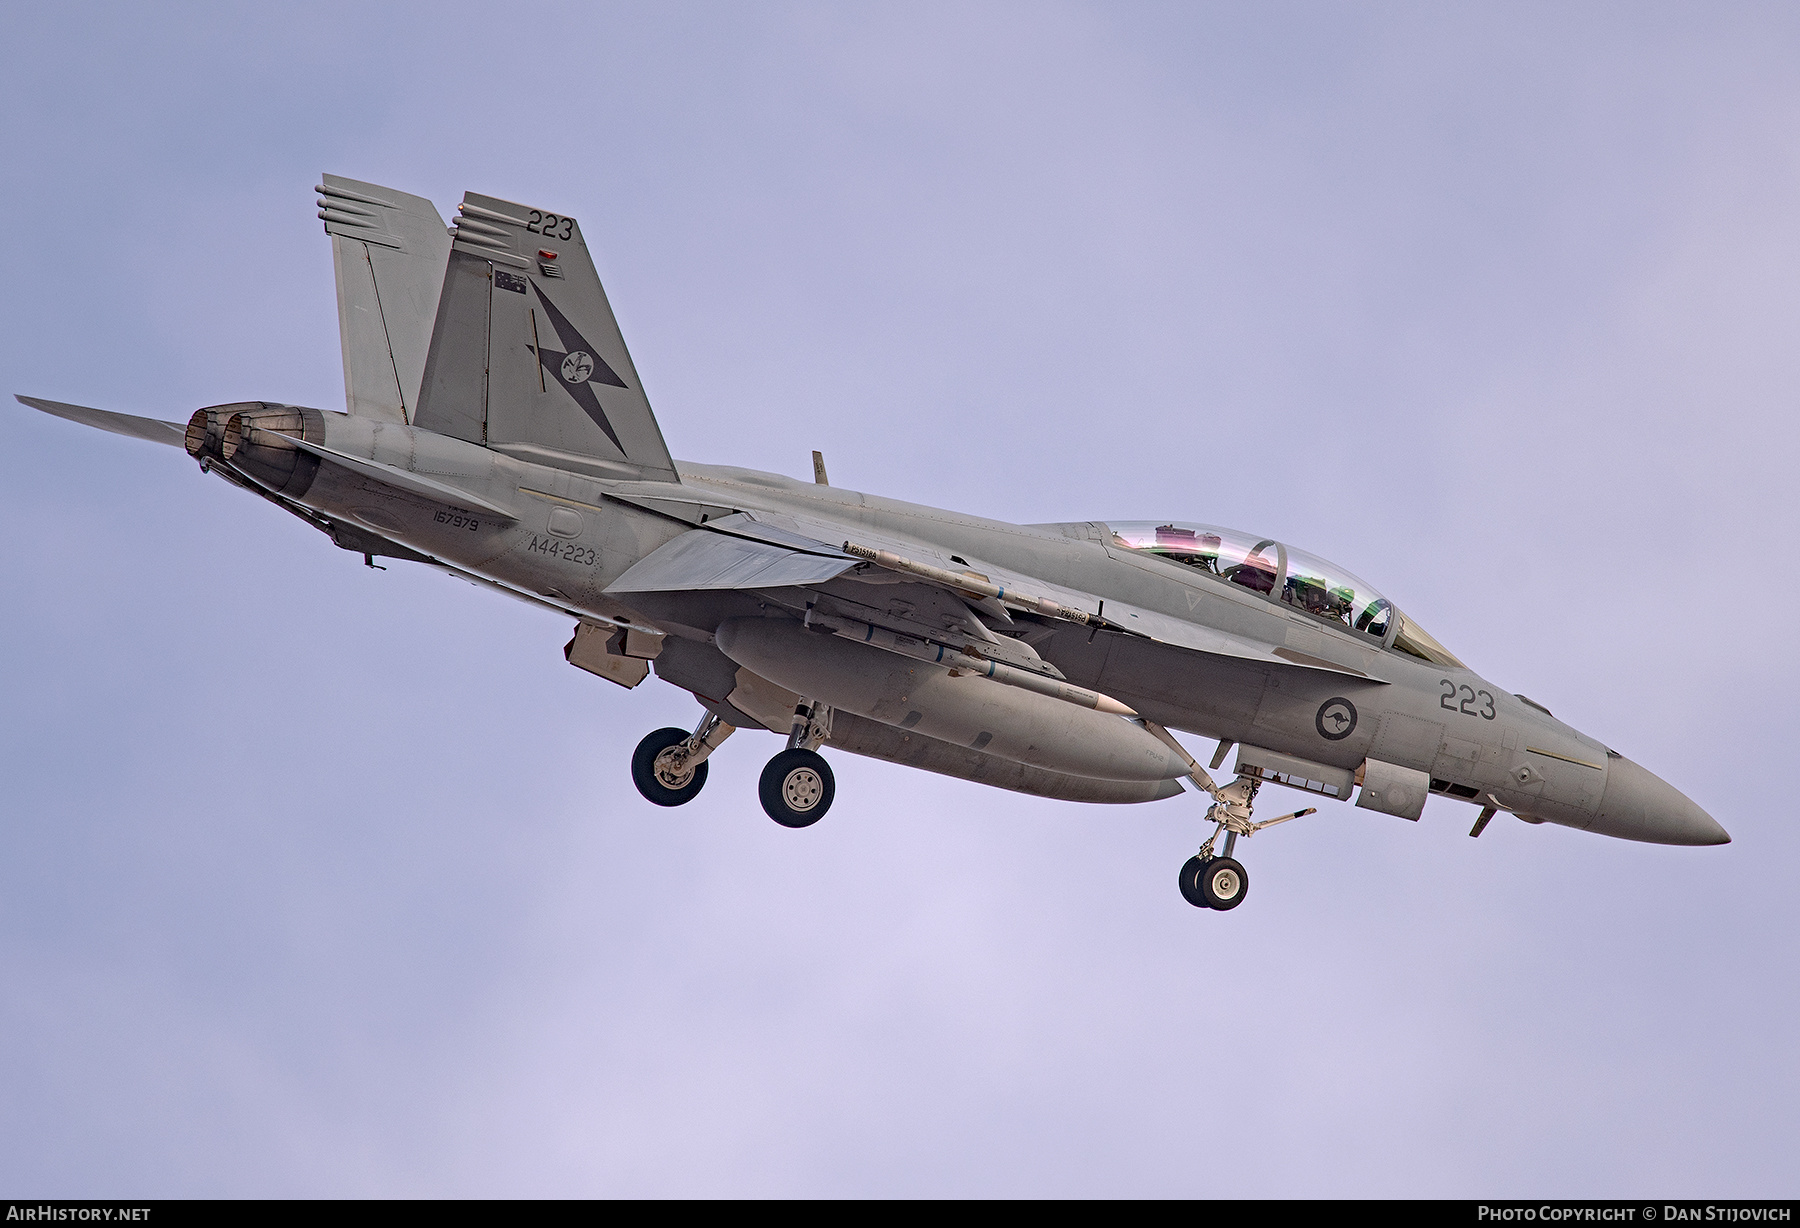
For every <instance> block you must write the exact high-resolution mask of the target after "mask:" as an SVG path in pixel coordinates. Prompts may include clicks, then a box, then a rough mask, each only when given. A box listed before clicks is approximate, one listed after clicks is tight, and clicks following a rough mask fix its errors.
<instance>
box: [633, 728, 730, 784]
mask: <svg viewBox="0 0 1800 1228" xmlns="http://www.w3.org/2000/svg"><path fill="white" fill-rule="evenodd" d="M736 731H737V727H736V726H734V725H727V724H726V723H725V722H724V721H722V720H720V719H719V718H718V717H716V716H714V715H713V714H712V713H710V712H708V713H707V714H706V715H705V716H703V717H701V718H700V723H699V724H698V725H696V726H695V727H694V732H693V733H683V732H682V731H681V730H679V729H658V730H655V731H654V732H651V733H648V734H645V735H644V740H643V741H642V742H639V743H638V744H637V750H636V751H635V752H633V754H632V756H631V783H632V784H634V785H636V786H637V791H638V792H639V793H642V794H643V795H644V800H645V801H649V802H655V803H656V804H657V805H658V806H680V805H683V804H684V803H687V802H691V801H693V800H694V799H695V798H696V797H698V796H699V795H700V790H701V789H702V788H703V787H704V786H705V785H706V760H707V757H708V756H709V755H711V754H712V753H713V752H714V751H715V750H717V749H718V748H719V743H721V742H723V741H724V740H725V739H726V738H729V737H730V736H731V735H732V734H733V733H735V732H736Z"/></svg>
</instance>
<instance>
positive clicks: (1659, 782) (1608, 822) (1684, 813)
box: [1588, 758, 1731, 844]
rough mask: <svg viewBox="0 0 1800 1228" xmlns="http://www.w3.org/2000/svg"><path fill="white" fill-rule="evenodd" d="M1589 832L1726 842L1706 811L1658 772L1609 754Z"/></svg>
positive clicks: (1667, 840)
mask: <svg viewBox="0 0 1800 1228" xmlns="http://www.w3.org/2000/svg"><path fill="white" fill-rule="evenodd" d="M1588 830H1589V831H1592V832H1598V833H1600V834H1601V835H1605V836H1617V837H1619V838H1620V839H1623V840H1641V841H1643V842H1644V843H1646V844H1730V843H1731V836H1730V835H1729V834H1728V833H1727V832H1726V830H1725V829H1724V828H1723V827H1720V826H1719V824H1718V822H1717V821H1716V820H1715V819H1714V818H1713V817H1712V816H1711V815H1710V814H1708V813H1706V811H1704V810H1702V809H1700V807H1698V806H1696V805H1695V804H1694V803H1693V802H1692V801H1690V800H1689V799H1688V797H1687V795H1686V794H1685V793H1683V792H1681V790H1679V789H1677V788H1675V786H1673V785H1671V784H1669V783H1668V782H1667V781H1665V780H1663V779H1662V778H1661V777H1659V776H1657V775H1655V774H1654V773H1652V772H1649V771H1646V770H1645V769H1644V768H1642V767H1639V766H1638V765H1637V764H1635V763H1633V762H1632V761H1631V760H1629V759H1624V758H1620V759H1609V760H1608V761H1607V764H1606V792H1605V793H1604V794H1603V795H1602V796H1601V798H1600V813H1599V815H1598V816H1597V817H1596V818H1595V819H1594V822H1593V823H1592V825H1590V826H1589V828H1588Z"/></svg>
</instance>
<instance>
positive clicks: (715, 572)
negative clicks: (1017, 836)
mask: <svg viewBox="0 0 1800 1228" xmlns="http://www.w3.org/2000/svg"><path fill="white" fill-rule="evenodd" d="M318 194H319V200H318V205H319V217H320V218H322V219H323V220H324V223H325V230H326V232H327V233H328V234H329V235H330V236H331V242H332V251H333V255H334V257H335V259H336V264H337V289H338V311H339V323H340V331H341V334H342V342H343V353H344V375H345V389H346V394H347V407H346V408H347V412H344V413H339V412H336V411H333V410H321V409H309V408H305V407H301V406H296V405H286V404H278V403H273V402H267V401H247V402H239V403H234V404H230V405H216V406H210V407H207V408H204V409H200V410H197V411H195V412H194V414H193V416H192V417H191V418H190V419H189V420H188V421H187V423H185V424H177V423H171V422H161V421H155V420H152V419H147V418H138V417H131V416H127V415H124V414H118V413H112V412H108V411H104V410H98V409H88V408H85V407H81V406H75V405H66V404H62V403H59V402H54V401H45V400H38V399H35V398H29V397H20V398H19V399H20V400H21V401H24V402H25V403H26V404H28V405H31V406H34V407H36V408H38V409H41V410H44V411H46V412H48V413H51V414H56V415H58V416H60V417H64V418H69V419H72V420H74V421H77V422H83V423H86V424H88V425H90V426H97V427H101V428H103V429H105V430H110V431H116V432H118V433H121V434H126V435H133V436H136V437H138V438H142V439H149V440H153V441H155V442H158V443H166V444H170V445H173V446H176V447H182V448H185V449H186V451H187V453H188V454H189V455H190V456H192V457H193V458H194V459H195V460H197V461H198V462H199V464H200V468H201V470H202V471H203V472H207V473H211V474H215V475H217V476H218V477H220V478H223V479H224V480H226V481H228V482H231V483H233V484H234V485H237V486H240V487H242V488H243V489H244V490H246V491H248V492H250V493H251V494H254V495H257V496H260V497H261V498H263V499H266V500H267V501H269V502H270V503H273V504H274V505H275V506H277V507H280V508H282V509H283V510H285V511H288V512H291V513H293V514H294V515H296V516H299V517H300V518H301V519H303V520H305V521H307V522H308V523H309V524H312V525H314V526H316V527H317V528H319V529H320V530H322V531H323V532H324V533H326V534H327V535H328V536H329V537H330V538H331V539H332V541H333V542H335V543H336V544H337V545H338V546H340V547H343V548H344V549H347V550H351V551H354V552H356V553H359V554H361V555H363V556H364V561H365V562H367V563H369V564H370V565H374V560H375V559H376V558H378V557H379V558H395V559H404V560H411V561H415V562H421V563H427V564H431V565H433V566H436V567H440V568H443V569H445V570H447V571H450V572H453V573H455V574H457V575H460V576H463V577H465V578H467V579H470V580H474V581H476V582H478V583H482V584H486V585H491V586H493V587H494V588H496V589H499V590H501V591H504V592H506V593H508V594H511V595H513V596H516V597H521V598H523V599H525V600H528V601H531V602H534V603H536V604H538V605H540V606H544V607H546V608H548V609H551V610H554V611H557V612H558V613H560V614H562V615H564V616H566V617H568V618H571V619H573V620H574V622H575V633H574V638H573V639H571V640H570V641H569V643H568V645H567V647H566V649H565V650H564V651H565V655H566V657H567V658H568V660H569V662H570V663H571V664H573V665H576V666H579V667H580V668H582V669H584V670H588V671H590V672H592V673H594V674H597V675H599V676H600V677H602V678H605V679H607V680H608V681H610V682H613V683H617V684H618V685H619V686H622V687H626V688H631V687H635V686H637V685H638V684H639V683H641V682H643V681H644V680H645V678H646V677H647V676H648V675H649V674H650V672H651V671H652V670H654V671H655V673H656V676H657V677H658V678H661V679H662V680H663V681H665V682H669V683H673V684H674V685H675V686H678V687H681V688H682V689H684V690H686V691H689V692H691V693H692V694H693V695H694V697H695V698H696V699H697V700H699V702H700V705H701V707H702V708H703V709H704V712H703V714H702V716H701V717H700V719H699V721H698V723H697V724H696V725H695V727H694V728H693V729H692V730H687V729H659V730H657V731H655V732H653V733H651V734H649V735H648V736H647V737H645V738H644V740H643V741H642V742H641V743H639V744H638V747H637V750H636V753H635V754H634V755H633V756H632V760H631V774H632V779H633V781H634V782H635V783H636V785H637V788H638V790H639V791H640V792H641V793H642V794H643V796H644V797H645V798H646V799H648V800H649V801H651V802H653V803H655V804H657V805H660V806H678V805H681V804H682V803H684V802H687V801H689V800H691V799H692V798H693V797H694V796H695V795H696V794H697V793H699V792H700V789H701V787H702V786H704V785H705V783H706V774H707V760H708V757H709V756H711V755H713V754H715V753H717V751H718V749H719V747H720V746H721V745H722V744H723V743H724V741H725V739H726V738H727V737H729V736H730V735H731V734H732V733H733V732H734V731H735V730H738V729H756V730H767V731H769V732H771V733H774V734H775V735H777V736H778V737H780V738H781V739H783V740H784V741H785V746H784V747H783V748H782V749H781V750H780V751H779V752H778V753H777V754H776V755H775V756H774V757H773V758H772V759H770V760H769V762H768V766H767V767H766V768H764V770H763V773H762V777H761V782H760V787H759V793H760V800H761V802H762V806H763V809H764V810H765V811H767V812H768V814H769V816H770V817H771V818H773V819H774V820H775V821H776V822H777V823H781V824H783V825H785V826H787V827H793V828H802V827H807V826H810V825H811V824H813V823H816V822H818V821H819V820H820V819H821V818H823V817H824V816H825V813H826V811H827V810H829V809H830V808H831V805H832V800H833V797H834V793H835V785H834V783H833V776H832V770H831V766H830V762H829V760H828V759H827V758H826V757H825V755H823V754H821V753H820V752H821V750H822V749H829V750H832V751H834V752H844V753H849V754H856V755H867V756H870V757H872V758H876V759H884V760H887V761H888V762H891V763H899V764H905V765H908V766H911V767H917V768H923V769H925V770H927V771H931V772H939V773H942V774H944V775H947V776H955V777H958V778H961V779H964V780H971V781H976V782H979V783H981V784H986V785H992V786H994V787H996V788H1001V789H1011V790H1014V791H1016V792H1020V793H1029V794H1035V795H1038V796H1041V797H1050V798H1063V799H1067V800H1071V801H1080V802H1096V803H1125V802H1151V801H1158V800H1162V799H1167V798H1172V797H1175V796H1177V795H1179V794H1180V793H1182V792H1183V785H1184V782H1185V784H1186V785H1187V786H1188V787H1190V788H1192V789H1194V790H1196V791H1198V792H1201V793H1204V794H1206V795H1208V796H1209V797H1210V799H1211V800H1210V805H1209V807H1208V809H1207V812H1206V820H1207V822H1209V823H1210V824H1211V825H1212V830H1211V832H1210V833H1209V834H1207V836H1206V839H1205V841H1204V843H1202V844H1201V845H1200V847H1199V851H1198V852H1197V853H1196V854H1195V855H1194V856H1193V857H1192V858H1190V859H1189V860H1188V861H1187V863H1186V864H1185V865H1183V866H1182V868H1181V871H1180V886H1181V892H1182V894H1183V896H1184V897H1185V898H1186V899H1187V900H1188V901H1189V902H1190V903H1192V904H1194V905H1196V906H1199V907H1203V908H1211V909H1220V910H1224V909H1230V908H1235V907H1236V906H1237V905H1238V904H1240V903H1242V902H1243V900H1244V898H1245V895H1246V893H1247V891H1248V886H1249V880H1248V877H1247V875H1246V873H1245V871H1244V867H1243V865H1242V864H1241V863H1240V862H1239V861H1238V860H1237V859H1236V858H1235V857H1234V856H1233V851H1234V846H1235V842H1236V840H1237V838H1238V837H1240V836H1250V835H1252V834H1253V833H1255V832H1257V831H1259V830H1261V829H1262V828H1265V827H1268V826H1271V825H1272V824H1275V823H1281V822H1284V821H1286V820H1288V819H1293V818H1298V817H1300V816H1302V815H1306V814H1311V813H1313V809H1312V808H1311V807H1308V808H1306V809H1302V810H1300V811H1298V812H1297V813H1293V814H1284V815H1281V816H1279V817H1276V818H1269V819H1263V820H1260V821H1259V820H1257V819H1256V818H1254V817H1253V815H1254V806H1255V803H1256V800H1257V794H1258V791H1259V790H1261V789H1262V788H1263V787H1264V786H1266V785H1277V786H1283V787H1287V788H1291V789H1295V790H1298V791H1300V792H1302V793H1305V794H1308V795H1311V798H1314V799H1318V798H1323V799H1331V800H1336V801H1348V800H1349V799H1350V798H1351V796H1352V794H1354V795H1355V798H1356V805H1357V806H1359V807H1362V808H1364V809H1367V810H1374V811H1380V812H1382V813H1384V814H1389V815H1398V816H1399V817H1401V818H1405V819H1417V818H1419V815H1420V812H1421V810H1422V808H1423V807H1424V805H1425V801H1426V799H1427V798H1428V797H1429V796H1430V795H1432V794H1438V795H1441V796H1444V797H1448V798H1452V799H1456V800H1460V801H1464V802H1467V803H1469V804H1470V805H1471V806H1474V807H1477V808H1478V809H1479V817H1477V818H1476V819H1475V820H1474V825H1473V827H1472V829H1471V830H1470V832H1469V834H1470V835H1471V836H1479V835H1480V834H1481V833H1482V831H1483V829H1484V828H1485V827H1486V826H1487V825H1488V822H1489V820H1491V819H1492V818H1493V817H1494V816H1495V815H1497V814H1500V813H1503V812H1504V813H1510V814H1514V815H1516V816H1518V817H1519V818H1520V819H1523V820H1525V821H1526V822H1528V823H1556V824H1560V825H1563V826H1566V827H1577V828H1581V829H1583V830H1585V831H1591V832H1596V833H1599V834H1601V835H1607V836H1617V837H1619V838H1621V839H1626V840H1642V841H1649V842H1653V843H1660V844H1723V843H1725V842H1727V841H1728V840H1729V839H1730V837H1729V836H1727V835H1726V833H1725V831H1724V829H1723V828H1721V827H1720V826H1719V824H1718V823H1716V822H1714V821H1713V819H1712V818H1711V817H1709V816H1708V815H1707V814H1706V812H1705V811H1703V810H1702V809H1701V808H1700V807H1699V806H1697V805H1695V804H1694V803H1693V802H1692V801H1690V800H1688V798H1686V797H1685V796H1683V795H1682V794H1681V793H1680V792H1678V791H1677V790H1676V789H1674V788H1673V787H1671V786H1670V785H1668V784H1666V783H1664V782H1663V781H1662V780H1660V779H1659V778H1657V777H1656V776H1654V775H1652V774H1651V773H1650V772H1649V771H1647V770H1645V769H1644V768H1642V767H1640V766H1638V765H1637V764H1636V763H1634V762H1632V761H1631V760H1630V759H1627V758H1625V757H1623V756H1622V755H1620V754H1619V753H1618V752H1616V751H1614V750H1611V749H1609V748H1608V747H1607V746H1605V745H1604V744H1603V743H1601V742H1599V741H1596V740H1595V739H1594V738H1591V737H1589V736H1588V735H1587V734H1584V733H1581V732H1580V731H1578V730H1575V729H1572V728H1570V727H1569V726H1568V725H1565V724H1563V723H1562V722H1561V721H1559V720H1557V719H1556V718H1555V717H1554V716H1552V715H1551V714H1550V712H1549V710H1548V709H1546V708H1545V707H1544V706H1543V705H1541V704H1538V703H1535V702H1533V701H1532V700H1530V699H1527V698H1525V697H1524V696H1522V695H1516V694H1514V693H1512V692H1510V691H1508V690H1506V689H1504V688H1502V687H1500V686H1498V685H1496V684H1494V683H1492V682H1489V681H1488V680H1487V679H1485V678H1483V677H1481V676H1480V675H1478V674H1476V673H1475V672H1474V671H1472V670H1471V669H1469V668H1468V667H1467V666H1466V665H1464V664H1463V663H1462V661H1461V660H1459V659H1458V658H1457V657H1456V656H1455V655H1454V654H1452V653H1451V652H1450V651H1449V650H1448V649H1446V648H1445V647H1444V646H1443V645H1442V644H1440V643H1438V641H1437V640H1435V639H1433V638H1432V637H1431V636H1430V635H1428V634H1427V633H1426V632H1425V630H1424V629H1423V628H1422V627H1420V626H1419V624H1418V623H1416V622H1414V621H1413V620H1412V619H1410V618H1408V617H1407V616H1406V615H1405V614H1404V613H1403V612H1402V611H1401V610H1400V609H1399V608H1398V607H1397V606H1395V605H1394V603H1393V602H1392V601H1390V600H1389V599H1388V598H1387V597H1385V596H1383V595H1382V594H1381V593H1380V592H1378V591H1376V590H1375V589H1374V588H1372V587H1371V586H1370V585H1368V584H1367V583H1365V582H1364V581H1363V580H1362V579H1360V578H1359V577H1358V576H1356V575H1354V574H1352V573H1351V572H1349V571H1348V570H1346V569H1344V568H1342V567H1340V566H1338V565H1337V564H1335V563H1330V562H1327V561H1326V560H1324V559H1322V558H1318V557H1316V556H1314V555H1312V554H1308V553H1306V552H1305V551H1303V550H1301V549H1299V548H1298V547H1295V546H1290V545H1288V544H1286V543H1284V542H1279V541H1274V540H1271V539H1269V538H1266V537H1262V536H1260V535H1258V534H1255V533H1244V532H1239V531H1237V530H1235V529H1230V528H1225V527H1223V526H1220V525H1215V524H1202V523H1196V522H1192V521H1186V520H1173V519H1170V520H1143V521H1136V520H1133V521H1124V520H1107V521H1100V520H1086V521H1074V522H1071V523H1067V524H1032V525H1019V524H1008V523H1005V522H1002V521H997V520H988V519H984V518H982V517H979V516H970V515H964V514H962V513H959V512H950V511H941V510H939V509H937V508H931V507H923V506H920V505H917V504H912V503H904V502H901V501H899V500H895V499H889V498H885V497H882V496H879V495H872V494H864V493H861V492H858V491H853V490H846V489H844V488H842V487H838V486H832V485H830V484H829V483H828V482H827V480H826V474H825V466H824V462H823V459H822V458H821V457H820V456H819V455H818V454H817V453H814V455H813V475H814V480H813V481H812V482H801V481H795V480H792V479H790V478H786V477H782V476H779V475H777V474H771V473H760V472H754V471H751V470H746V469H736V468H729V467H725V466H719V465H699V464H688V463H685V462H677V461H675V460H673V459H671V457H670V455H669V450H668V448H667V446H666V445H665V444H664V443H663V437H662V432H661V430H660V429H659V428H658V427H657V424H656V419H655V418H654V417H653V416H652V414H651V411H650V403H649V401H648V400H647V399H646V397H645V395H644V390H643V384H642V382H641V381H640V380H639V378H638V373H637V368H636V367H635V366H634V365H633V364H632V361H631V355H630V354H629V353H628V352H627V351H626V348H625V341H624V338H623V337H622V336H621V335H620V331H619V326H618V323H617V322H616V321H615V319H614V317H613V313H612V309H611V307H610V306H609V305H608V303H607V299H606V295H605V292H604V291H603V290H602V289H601V285H600V279H599V276H598V274H597V273H596V272H595V268H594V262H593V259H592V258H591V257H590V255H589V254H588V248H587V245H586V243H585V242H584V241H583V239H582V234H581V228H580V227H579V226H578V225H577V224H576V222H575V220H574V219H573V218H571V217H570V216H568V215H567V214H563V213H552V212H549V211H547V210H543V209H533V208H527V207H525V206H523V205H518V204H514V203H512V202H510V201H505V200H498V199H495V198H493V197H489V196H479V195H475V194H472V193H471V194H469V195H467V196H465V197H464V198H463V202H462V205H461V206H460V208H459V210H458V213H459V216H458V217H457V219H456V222H455V225H454V226H452V227H449V228H446V227H445V225H444V223H443V221H442V219H441V218H440V217H439V215H438V213H437V211H436V210H435V209H434V208H433V207H432V205H431V203H430V202H429V201H426V200H423V199H421V198H419V197H415V196H409V195H407V194H405V193H402V192H396V191H394V190H392V189H389V188H384V187H379V186H376V185H373V184H367V183H359V182H356V181H354V180H348V179H343V178H339V177H336V176H326V177H325V179H324V182H323V183H322V184H321V185H320V186H319V188H318ZM1170 730H1183V731H1186V732H1189V733H1192V734H1197V735H1199V736H1201V737H1205V738H1209V739H1217V740H1218V744H1219V746H1218V753H1217V754H1215V755H1214V756H1213V758H1212V761H1211V763H1210V764H1209V765H1208V766H1202V765H1201V764H1199V763H1198V762H1196V761H1195V760H1194V759H1193V757H1192V756H1191V755H1190V754H1189V753H1188V751H1187V750H1186V749H1184V748H1183V746H1182V744H1181V743H1180V742H1178V741H1177V740H1176V739H1175V737H1174V736H1173V735H1172V734H1171V733H1170ZM1234 747H1235V748H1236V756H1237V757H1236V761H1235V764H1234V765H1233V773H1232V776H1231V778H1230V779H1229V780H1228V781H1227V782H1226V783H1223V784H1221V783H1219V782H1218V780H1216V779H1215V778H1214V776H1213V775H1212V774H1211V773H1212V772H1218V771H1219V770H1220V769H1221V767H1222V766H1223V764H1224V762H1225V759H1226V757H1227V755H1228V754H1229V753H1230V752H1231V750H1232V748H1234ZM1200 830H1201V831H1205V828H1204V827H1201V829H1200ZM1221 836H1223V845H1222V847H1221V846H1220V845H1219V839H1220V837H1221Z"/></svg>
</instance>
